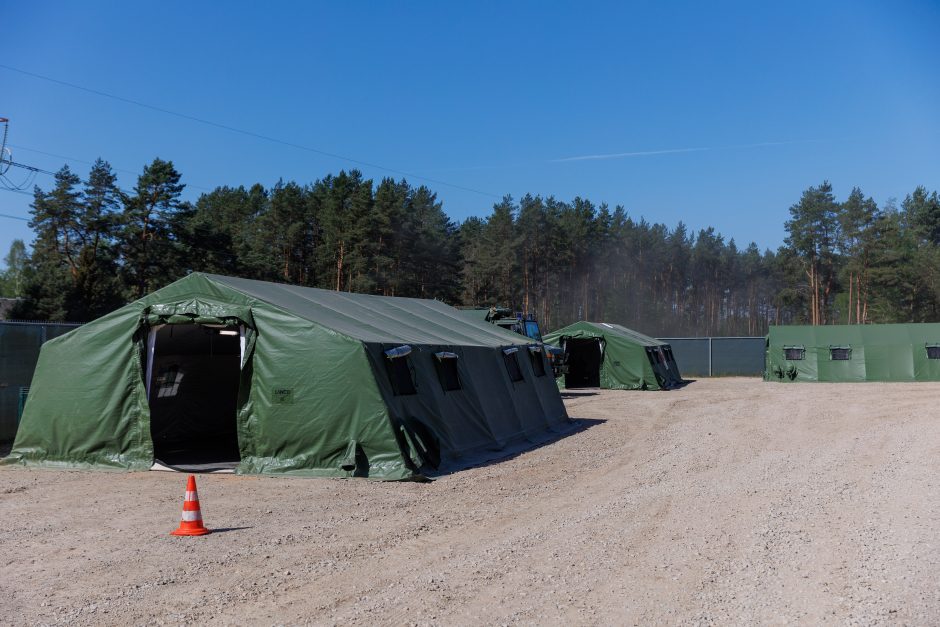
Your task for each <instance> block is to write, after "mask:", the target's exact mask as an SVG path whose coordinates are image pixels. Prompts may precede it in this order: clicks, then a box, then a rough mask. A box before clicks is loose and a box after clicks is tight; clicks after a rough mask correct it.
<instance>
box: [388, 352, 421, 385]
mask: <svg viewBox="0 0 940 627" xmlns="http://www.w3.org/2000/svg"><path fill="white" fill-rule="evenodd" d="M410 353H411V347H410V346H398V347H396V348H390V349H389V350H387V351H385V368H386V370H388V379H389V381H390V382H391V384H392V390H394V392H395V396H408V395H411V394H417V393H418V389H417V387H416V386H415V379H414V372H413V371H412V369H411V363H410V362H409V361H408V355H409V354H410Z"/></svg>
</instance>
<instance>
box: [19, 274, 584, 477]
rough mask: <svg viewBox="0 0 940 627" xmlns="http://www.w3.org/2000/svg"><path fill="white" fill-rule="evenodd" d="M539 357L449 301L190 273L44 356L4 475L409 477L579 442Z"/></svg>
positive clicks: (520, 340)
mask: <svg viewBox="0 0 940 627" xmlns="http://www.w3.org/2000/svg"><path fill="white" fill-rule="evenodd" d="M536 359H543V357H542V354H541V352H539V351H537V350H529V345H528V343H527V341H526V338H524V337H520V336H519V335H516V334H514V333H509V332H507V331H503V330H501V329H499V328H497V327H495V326H494V325H491V324H486V323H482V322H475V321H473V320H469V319H467V317H466V316H464V315H462V314H460V313H459V312H458V311H457V310H456V309H454V308H452V307H449V306H447V305H445V304H443V303H440V302H438V301H432V300H422V299H412V298H390V297H381V296H369V295H362V294H349V293H342V292H333V291H327V290H320V289H313V288H305V287H296V286H291V285H281V284H274V283H267V282H262V281H252V280H247V279H238V278H232V277H224V276H217V275H209V274H199V273H196V274H191V275H189V276H187V277H186V278H183V279H181V280H179V281H177V282H175V283H173V284H171V285H169V286H167V287H165V288H163V289H160V290H158V291H156V292H154V293H152V294H150V295H148V296H146V297H145V298H142V299H140V300H138V301H135V302H133V303H130V304H129V305H127V306H125V307H123V308H121V309H119V310H117V311H115V312H112V313H111V314H109V315H107V316H104V317H103V318H100V319H98V320H95V321H94V322H90V323H88V324H86V325H84V326H82V327H80V328H78V329H76V330H74V331H72V332H70V333H68V334H66V335H64V336H62V337H59V338H57V339H55V340H52V341H50V342H47V343H46V344H45V345H43V347H42V351H41V354H40V358H39V362H38V364H37V368H36V372H35V375H34V378H33V383H32V386H31V389H30V392H29V397H28V399H27V402H26V408H25V411H24V415H23V418H22V422H21V424H20V428H19V430H18V432H17V435H16V440H15V442H14V445H13V450H12V452H11V454H10V456H9V457H8V459H7V462H8V463H22V464H27V465H31V464H32V465H42V466H51V467H110V468H116V469H146V468H150V467H151V465H152V464H153V463H154V461H155V460H156V461H158V462H161V463H163V464H164V465H168V466H171V467H185V466H187V465H188V464H189V465H196V466H199V464H202V463H209V464H210V465H211V463H213V462H218V461H220V460H221V461H223V462H226V463H229V464H231V465H232V466H235V470H236V472H239V473H287V474H296V475H310V476H332V477H351V476H365V477H371V478H378V479H409V478H416V477H420V476H421V475H422V473H426V472H427V471H429V470H432V469H434V468H437V469H438V470H439V471H442V470H448V469H452V468H457V467H461V466H464V465H467V464H470V463H475V462H477V461H479V460H482V459H486V458H487V457H492V456H493V455H494V452H499V451H503V452H505V451H506V450H508V449H510V448H519V447H524V446H526V445H529V444H531V443H534V442H539V441H542V440H544V439H546V438H549V437H553V436H554V435H555V434H558V433H562V432H564V431H565V430H567V429H569V428H570V425H571V424H572V423H571V422H570V421H569V420H568V416H567V414H566V412H565V408H564V405H563V403H562V401H561V398H560V396H559V393H558V389H557V387H556V385H555V383H554V381H553V380H552V379H551V377H550V376H544V375H543V376H537V374H536V372H537V370H539V369H538V368H537V366H538V365H539V364H536V363H535V360H536ZM543 365H544V364H543Z"/></svg>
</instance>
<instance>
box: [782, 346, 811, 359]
mask: <svg viewBox="0 0 940 627" xmlns="http://www.w3.org/2000/svg"><path fill="white" fill-rule="evenodd" d="M805 356H806V349H805V348H803V347H802V346H784V347H783V358H784V359H786V360H787V361H801V360H803V359H804V358H805Z"/></svg>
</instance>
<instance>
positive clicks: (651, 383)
mask: <svg viewBox="0 0 940 627" xmlns="http://www.w3.org/2000/svg"><path fill="white" fill-rule="evenodd" d="M544 339H545V341H546V342H548V343H549V344H554V345H555V346H559V347H561V348H563V349H564V351H565V355H566V357H567V363H568V374H566V375H564V376H563V377H562V378H561V380H560V382H561V384H562V385H564V387H566V388H582V387H600V388H608V389H612V390H664V389H665V390H668V389H670V388H674V387H676V386H677V385H679V384H681V383H682V377H681V375H680V374H679V367H678V366H677V365H676V360H675V358H674V357H673V355H672V347H671V346H669V344H666V343H665V342H660V341H659V340H657V339H654V338H651V337H649V336H646V335H643V334H642V333H637V332H636V331H633V330H631V329H628V328H626V327H622V326H620V325H619V324H608V323H606V322H575V323H574V324H571V325H568V326H566V327H564V328H562V329H558V330H557V331H553V332H551V333H549V334H548V335H546V336H545V338H544Z"/></svg>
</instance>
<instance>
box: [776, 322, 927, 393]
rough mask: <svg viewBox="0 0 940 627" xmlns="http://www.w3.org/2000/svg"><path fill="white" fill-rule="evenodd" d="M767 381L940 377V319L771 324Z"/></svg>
mask: <svg viewBox="0 0 940 627" xmlns="http://www.w3.org/2000/svg"><path fill="white" fill-rule="evenodd" d="M765 364H766V365H765V368H764V380H765V381H940V324H839V325H823V326H810V325H793V326H779V327H770V331H769V334H768V335H767V353H766V359H765Z"/></svg>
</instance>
